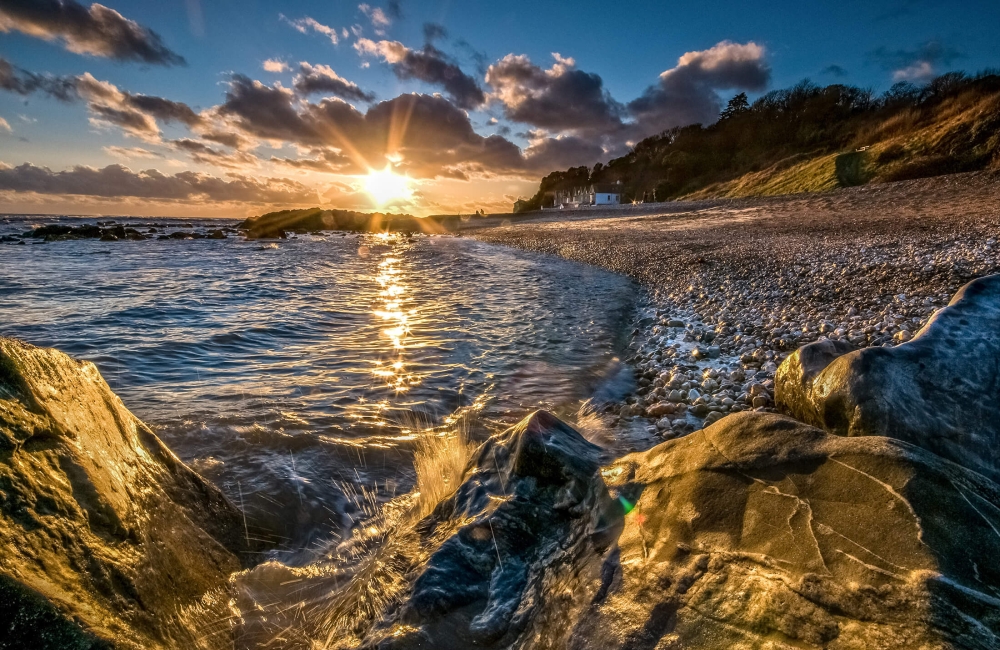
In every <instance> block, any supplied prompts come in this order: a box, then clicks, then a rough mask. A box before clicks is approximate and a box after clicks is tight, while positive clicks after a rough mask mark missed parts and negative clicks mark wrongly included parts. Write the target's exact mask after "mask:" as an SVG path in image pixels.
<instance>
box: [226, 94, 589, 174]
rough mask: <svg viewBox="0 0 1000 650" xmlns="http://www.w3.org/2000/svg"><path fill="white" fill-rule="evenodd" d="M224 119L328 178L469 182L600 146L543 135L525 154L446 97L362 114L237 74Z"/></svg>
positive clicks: (384, 105)
mask: <svg viewBox="0 0 1000 650" xmlns="http://www.w3.org/2000/svg"><path fill="white" fill-rule="evenodd" d="M217 110H218V112H219V114H220V115H223V116H225V117H226V118H227V119H229V120H231V124H232V125H233V126H234V127H235V128H237V129H239V130H240V131H242V132H243V133H245V134H246V135H248V136H250V137H254V138H265V139H269V140H277V141H282V142H286V143H290V144H293V145H296V146H299V147H305V148H308V149H309V150H310V152H311V153H310V155H311V156H312V158H309V159H305V160H300V161H293V160H289V159H287V158H278V159H275V161H276V162H280V163H281V164H285V165H288V166H294V167H298V168H304V169H314V170H318V171H324V172H330V173H347V174H357V173H364V172H366V171H367V170H368V169H370V168H376V169H381V168H383V167H384V166H385V165H387V164H390V163H391V164H393V165H394V166H395V167H396V169H397V170H399V171H401V172H406V173H408V174H410V175H411V176H413V177H415V178H434V177H439V176H440V177H448V178H467V177H468V176H469V175H472V174H479V175H517V176H524V175H525V174H529V173H541V172H545V171H548V168H549V164H550V162H551V161H552V160H560V161H566V160H570V158H571V157H572V155H579V154H581V152H582V153H585V154H586V155H587V156H588V158H589V157H592V156H593V154H594V153H595V152H596V151H599V150H600V147H598V146H596V145H594V144H593V143H591V144H589V145H587V146H586V148H584V147H583V146H581V142H580V141H577V140H575V139H570V138H563V139H561V140H560V141H559V143H558V144H551V145H550V144H547V143H546V142H545V140H546V139H545V138H544V137H543V136H540V135H539V136H538V137H537V138H535V139H534V140H533V143H532V146H531V147H529V148H528V150H526V151H525V152H524V153H522V152H521V150H520V148H519V147H518V146H517V145H515V144H514V143H512V142H510V141H509V140H507V139H506V138H504V137H502V136H499V135H493V136H489V137H484V136H481V135H479V134H478V133H476V131H475V130H474V129H473V126H472V123H471V121H470V120H469V116H468V114H467V113H466V112H465V111H464V110H462V109H460V108H459V107H457V106H455V105H454V104H452V103H451V102H449V101H448V100H447V99H445V98H444V97H439V96H432V95H419V94H410V95H400V96H398V97H396V98H394V99H391V100H387V101H383V102H378V103H376V104H373V105H372V106H371V107H370V108H369V109H368V111H367V112H366V113H361V112H360V111H358V110H357V109H356V108H354V107H353V106H351V105H350V104H348V103H346V102H344V101H342V100H340V99H324V100H322V101H320V102H318V103H310V102H306V101H302V100H300V99H299V98H297V97H296V96H295V95H294V93H292V92H291V91H289V90H287V89H284V88H281V87H279V86H267V85H264V84H262V83H260V82H259V81H254V80H251V79H249V78H247V77H244V76H241V75H235V76H234V77H233V78H232V80H231V82H230V88H229V90H228V91H227V93H226V101H225V103H223V104H222V105H221V106H220V107H218V109H217Z"/></svg>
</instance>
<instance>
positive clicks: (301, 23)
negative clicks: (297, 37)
mask: <svg viewBox="0 0 1000 650" xmlns="http://www.w3.org/2000/svg"><path fill="white" fill-rule="evenodd" d="M278 18H279V19H280V20H283V21H285V22H286V23H288V24H289V25H291V26H292V27H293V28H295V30H296V31H298V32H299V33H300V34H308V33H309V31H310V30H312V31H314V32H317V33H319V34H323V35H324V36H326V37H327V38H329V39H330V42H331V43H333V44H334V45H336V44H337V43H338V42H339V41H340V37H339V36H338V35H337V29H336V28H335V27H328V26H326V25H324V24H323V23H321V22H319V21H317V20H315V19H314V18H310V17H309V16H306V17H304V18H297V19H295V20H291V19H289V18H286V17H285V14H278Z"/></svg>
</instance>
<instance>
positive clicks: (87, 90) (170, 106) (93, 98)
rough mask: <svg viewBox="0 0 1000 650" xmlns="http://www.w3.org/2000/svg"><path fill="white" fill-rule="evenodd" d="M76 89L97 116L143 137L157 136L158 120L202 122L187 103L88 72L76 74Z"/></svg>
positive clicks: (147, 138) (163, 121) (148, 138)
mask: <svg viewBox="0 0 1000 650" xmlns="http://www.w3.org/2000/svg"><path fill="white" fill-rule="evenodd" d="M76 92H77V94H78V95H79V96H80V97H81V98H83V99H84V100H85V101H86V102H87V108H88V109H89V110H90V113H91V115H92V116H93V117H94V118H95V119H96V120H98V121H100V122H106V123H108V124H113V125H115V126H118V127H120V128H122V129H123V130H125V131H126V132H127V133H129V134H131V135H134V136H136V137H140V138H143V139H146V140H158V139H159V136H160V128H159V126H158V125H157V122H162V123H165V124H169V123H171V122H179V123H181V124H184V125H186V126H188V127H189V128H191V127H196V126H200V125H202V124H203V122H204V119H203V118H202V117H201V116H200V115H199V114H198V113H196V112H195V111H194V110H193V109H192V108H191V107H190V106H188V105H187V104H184V103H182V102H175V101H173V100H170V99H164V98H162V97H156V96H153V95H140V94H133V93H130V92H127V91H123V90H119V89H118V88H117V87H116V86H115V85H114V84H111V83H108V82H107V81H98V80H97V79H95V78H94V77H93V76H91V74H90V73H89V72H87V73H84V74H82V75H80V76H79V77H76Z"/></svg>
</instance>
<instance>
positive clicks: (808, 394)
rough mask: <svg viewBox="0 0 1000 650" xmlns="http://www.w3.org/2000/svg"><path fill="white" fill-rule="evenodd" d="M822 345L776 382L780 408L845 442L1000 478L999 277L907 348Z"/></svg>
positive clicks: (973, 287) (939, 317) (960, 298)
mask: <svg viewBox="0 0 1000 650" xmlns="http://www.w3.org/2000/svg"><path fill="white" fill-rule="evenodd" d="M850 349H851V348H850V346H848V345H844V344H843V343H841V342H836V343H835V342H833V341H821V342H818V343H814V344H811V345H808V346H805V347H803V348H801V349H800V350H798V351H797V352H795V353H794V354H793V355H792V356H790V357H789V358H788V359H787V360H786V361H785V362H784V363H783V364H782V366H781V368H779V370H778V374H777V376H776V378H775V400H776V403H777V406H778V407H779V408H781V409H782V410H784V411H785V412H787V413H788V414H790V415H792V416H794V417H796V418H798V419H800V420H802V421H804V422H808V423H810V424H814V425H816V426H819V427H822V428H824V429H826V430H827V431H830V432H832V433H836V434H839V435H844V436H870V435H882V436H890V437H892V438H898V439H900V440H905V441H907V442H910V443H913V444H915V445H917V446H920V447H923V448H924V449H927V450H930V451H932V452H934V453H936V454H938V455H939V456H942V457H943V458H947V459H949V460H952V461H954V462H956V463H958V464H960V465H962V466H964V467H968V468H970V469H973V470H975V471H978V472H981V473H983V474H985V475H987V476H989V477H991V478H993V479H994V480H997V479H998V478H1000V403H998V402H997V399H996V397H997V394H996V392H997V387H998V386H1000V366H998V363H997V360H998V359H1000V275H992V276H988V277H984V278H979V279H978V280H974V281H972V282H970V283H968V284H967V285H965V286H964V287H962V289H961V290H959V292H958V293H957V294H955V296H954V298H952V300H951V302H950V303H949V305H948V307H946V308H945V309H942V310H941V311H939V312H937V314H935V315H934V316H933V317H932V318H931V319H930V321H928V323H927V324H926V325H925V326H924V327H923V328H922V329H921V330H920V331H919V332H918V333H917V335H916V336H915V337H914V338H913V339H912V340H911V341H909V342H907V343H903V344H901V345H899V346H897V347H894V348H867V349H864V350H857V351H854V352H850Z"/></svg>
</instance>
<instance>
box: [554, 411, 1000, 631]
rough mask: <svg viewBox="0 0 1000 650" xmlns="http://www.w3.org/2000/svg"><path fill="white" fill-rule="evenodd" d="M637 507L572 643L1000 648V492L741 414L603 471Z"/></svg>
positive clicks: (858, 444)
mask: <svg viewBox="0 0 1000 650" xmlns="http://www.w3.org/2000/svg"><path fill="white" fill-rule="evenodd" d="M604 476H605V477H606V480H607V482H608V484H609V486H610V487H611V488H612V490H613V491H615V492H617V494H618V495H619V496H620V497H621V498H623V499H625V500H627V502H628V504H629V507H630V508H631V511H630V513H629V514H628V515H627V516H626V524H625V529H624V532H623V533H622V535H621V537H620V539H619V541H618V548H619V551H618V553H617V554H614V555H613V556H612V566H611V567H609V568H608V569H607V570H606V571H605V575H606V578H605V585H606V587H604V588H602V590H601V592H600V593H599V594H598V597H597V598H596V599H595V601H594V603H593V605H592V606H591V608H590V609H589V610H588V611H586V612H585V613H584V614H583V615H582V616H581V617H580V619H579V622H578V623H577V626H576V629H575V630H574V631H573V633H572V637H571V638H572V642H571V644H570V647H571V648H581V649H582V648H594V649H600V650H612V649H618V648H620V649H622V650H625V649H629V650H636V649H653V648H664V649H665V648H686V649H693V648H705V649H706V650H707V649H709V648H771V649H775V650H777V649H779V648H789V649H790V648H820V647H822V648H831V649H837V648H859V649H860V648H865V649H869V650H871V649H880V648H899V649H901V650H902V649H904V648H981V649H983V650H986V649H987V648H997V647H1000V566H998V565H997V563H996V562H994V561H992V558H995V557H998V554H1000V535H998V534H997V531H998V530H1000V488H998V486H997V485H996V484H995V483H993V482H991V481H989V480H988V479H986V478H984V477H983V476H981V475H979V474H977V473H975V472H971V471H969V470H966V469H964V468H962V467H960V466H958V465H955V464H953V463H951V462H949V461H946V460H943V459H941V458H939V457H938V456H935V455H934V454H931V453H929V452H927V451H925V450H923V449H920V448H918V447H915V446H913V445H910V444H907V443H905V442H901V441H898V440H893V439H890V438H883V437H864V438H861V437H858V438H845V437H841V436H835V435H831V434H828V433H826V432H823V431H821V430H819V429H816V428H813V427H810V426H807V425H804V424H801V423H798V422H795V421H794V420H791V419H788V418H785V417H783V416H779V415H772V414H761V413H740V414H736V415H732V416H729V417H727V418H725V419H723V420H721V421H720V422H718V423H716V424H714V425H712V426H710V427H708V428H706V429H704V430H701V431H698V432H696V433H694V434H691V435H689V436H687V437H684V438H680V439H677V440H673V441H669V442H666V443H663V444H661V445H659V446H657V447H655V448H653V449H651V450H649V451H647V452H644V453H637V454H632V455H629V456H626V457H624V458H622V459H621V460H619V461H617V462H616V463H614V464H613V465H611V466H610V467H608V468H606V469H605V470H604Z"/></svg>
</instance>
